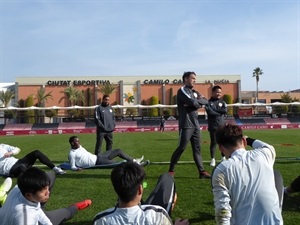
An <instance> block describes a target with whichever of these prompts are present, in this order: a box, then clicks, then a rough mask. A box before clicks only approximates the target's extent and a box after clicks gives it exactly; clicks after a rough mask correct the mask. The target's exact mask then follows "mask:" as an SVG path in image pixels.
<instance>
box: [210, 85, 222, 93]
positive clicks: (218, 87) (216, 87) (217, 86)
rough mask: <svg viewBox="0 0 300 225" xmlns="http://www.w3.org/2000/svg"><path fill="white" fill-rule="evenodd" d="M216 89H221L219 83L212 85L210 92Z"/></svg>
mask: <svg viewBox="0 0 300 225" xmlns="http://www.w3.org/2000/svg"><path fill="white" fill-rule="evenodd" d="M217 89H221V90H222V88H221V87H220V86H219V85H216V86H213V88H212V92H214V91H216V90H217Z"/></svg>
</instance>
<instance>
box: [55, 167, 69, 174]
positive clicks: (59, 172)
mask: <svg viewBox="0 0 300 225" xmlns="http://www.w3.org/2000/svg"><path fill="white" fill-rule="evenodd" d="M53 170H54V172H55V173H56V174H65V173H66V171H64V170H62V169H61V168H59V167H57V166H55V167H53Z"/></svg>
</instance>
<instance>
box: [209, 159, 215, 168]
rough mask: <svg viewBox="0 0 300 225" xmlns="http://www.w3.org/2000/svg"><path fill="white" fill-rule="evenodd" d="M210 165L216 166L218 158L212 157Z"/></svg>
mask: <svg viewBox="0 0 300 225" xmlns="http://www.w3.org/2000/svg"><path fill="white" fill-rule="evenodd" d="M209 165H210V166H216V160H215V158H212V159H211V161H210V164H209Z"/></svg>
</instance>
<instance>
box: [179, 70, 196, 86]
mask: <svg viewBox="0 0 300 225" xmlns="http://www.w3.org/2000/svg"><path fill="white" fill-rule="evenodd" d="M192 74H194V75H196V73H195V72H193V71H188V72H184V73H183V75H182V82H183V83H184V80H185V78H189V77H190V76H191V75H192Z"/></svg>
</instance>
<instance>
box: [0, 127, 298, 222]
mask: <svg viewBox="0 0 300 225" xmlns="http://www.w3.org/2000/svg"><path fill="white" fill-rule="evenodd" d="M244 134H245V135H247V136H249V137H252V138H255V139H260V140H262V141H265V142H267V143H269V144H272V145H273V146H274V147H275V149H276V153H277V159H276V163H275V165H274V168H275V169H276V170H278V171H280V173H281V174H282V176H283V180H284V185H285V186H286V185H288V184H290V182H291V181H292V180H293V179H294V178H296V177H297V176H299V175H300V141H299V140H300V139H299V137H300V135H299V134H300V131H299V129H285V130H282V129H280V130H244ZM76 135H77V136H78V137H79V139H80V142H81V145H82V146H83V147H85V148H86V149H87V150H89V151H90V152H92V153H93V152H94V146H95V141H96V135H95V134H76ZM70 136H71V135H70V134H68V135H37V136H2V137H1V142H2V143H5V144H9V145H13V146H18V147H20V148H21V150H22V151H21V153H20V154H19V155H17V156H16V157H17V158H20V157H22V156H24V155H26V154H27V153H28V152H30V151H32V150H36V149H39V150H41V151H42V152H43V153H45V154H46V155H47V156H48V157H49V158H50V160H52V161H53V162H54V163H55V164H56V165H58V164H60V163H62V162H65V161H67V160H68V152H69V149H70V146H69V143H68V139H69V137H70ZM177 143H178V132H163V133H161V132H147V133H146V132H145V133H114V144H113V146H114V148H120V149H122V150H123V151H125V152H126V153H127V154H129V155H131V156H132V157H134V158H138V157H140V156H141V155H144V157H145V159H149V160H150V161H151V163H150V165H149V166H147V167H145V170H146V174H147V178H146V182H147V184H148V185H147V188H145V190H144V196H145V197H147V196H148V195H149V194H150V192H151V190H152V189H153V188H154V186H155V184H156V182H157V178H158V177H159V175H160V174H162V173H164V172H167V171H168V163H169V160H170V157H171V154H172V153H173V151H174V150H175V148H176V146H177ZM104 146H105V143H103V146H102V149H103V148H104ZM102 151H103V150H102ZM202 156H203V160H204V166H205V169H206V170H207V171H208V172H210V173H211V172H212V170H213V168H212V167H210V166H209V161H210V156H209V134H208V131H202ZM220 158H221V154H220V152H219V150H217V153H216V159H217V160H218V161H219V159H220ZM37 165H40V164H39V162H37ZM41 168H42V169H44V170H45V171H47V170H48V168H47V167H44V166H41ZM110 172H111V169H87V170H83V171H80V172H74V171H67V173H66V174H64V175H58V176H57V179H56V183H55V185H54V189H53V191H52V195H51V197H50V200H49V201H48V203H47V205H46V209H47V210H52V209H57V208H60V207H66V206H69V205H70V204H72V203H74V202H77V201H81V200H83V199H87V198H89V199H91V200H92V201H93V204H92V206H91V207H89V208H87V209H85V210H83V211H79V212H78V213H77V214H76V215H75V217H74V218H73V219H71V220H69V221H68V222H66V223H65V224H70V225H91V224H92V220H93V218H94V216H95V215H96V214H97V213H98V212H100V211H103V210H105V209H107V208H110V207H113V206H114V205H115V203H116V200H117V196H116V194H115V193H114V190H113V188H112V185H111V183H110ZM0 181H1V182H2V181H3V178H0ZM13 182H14V184H15V183H16V179H15V178H14V179H13ZM175 183H176V190H177V193H178V201H177V204H176V206H175V209H174V212H173V214H172V218H173V219H174V220H175V219H176V218H178V217H180V218H187V219H189V221H190V224H195V225H197V224H199V225H202V224H203V225H204V224H205V225H212V224H216V223H215V220H214V205H213V195H212V191H211V183H210V180H200V179H199V178H198V172H197V169H196V166H195V164H194V162H193V158H192V151H191V148H190V146H188V148H187V149H186V150H185V152H184V153H183V155H182V157H181V158H180V163H179V164H178V165H177V166H176V168H175ZM145 197H144V198H145ZM299 205H300V194H299V193H297V194H294V195H293V196H292V197H286V198H284V202H283V212H282V214H283V219H284V224H287V225H294V224H295V225H296V224H299V215H300V208H299Z"/></svg>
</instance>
